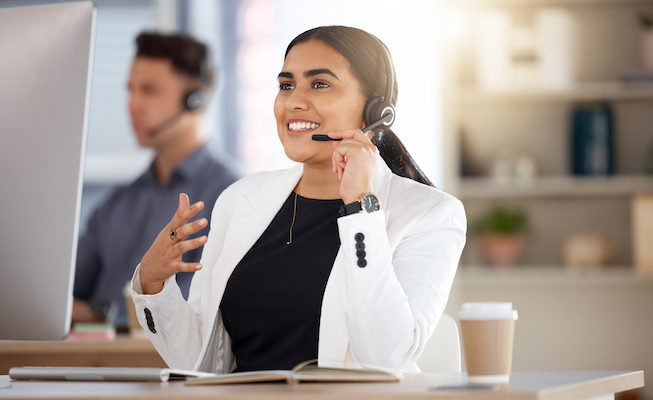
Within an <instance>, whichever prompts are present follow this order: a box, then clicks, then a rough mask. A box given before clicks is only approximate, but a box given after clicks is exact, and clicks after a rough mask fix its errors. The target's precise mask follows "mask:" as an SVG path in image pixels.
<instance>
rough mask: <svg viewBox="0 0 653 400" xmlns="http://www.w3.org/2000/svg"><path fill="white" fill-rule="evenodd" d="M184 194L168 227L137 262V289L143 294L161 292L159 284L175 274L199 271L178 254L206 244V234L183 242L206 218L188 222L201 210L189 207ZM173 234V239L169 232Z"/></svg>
mask: <svg viewBox="0 0 653 400" xmlns="http://www.w3.org/2000/svg"><path fill="white" fill-rule="evenodd" d="M189 204H190V201H189V200H188V196H187V195H186V193H181V194H179V208H178V209H177V212H176V213H175V215H174V217H172V220H171V221H170V223H169V224H168V225H166V227H165V228H163V230H162V231H161V232H160V233H159V235H158V236H157V237H156V240H154V243H152V246H150V249H149V250H148V251H147V253H145V255H144V256H143V259H142V260H141V271H140V275H141V286H142V287H143V294H156V293H159V292H160V291H161V290H163V284H164V283H165V281H166V280H167V279H168V278H170V277H171V276H173V275H175V274H176V273H177V272H195V271H197V270H199V269H201V268H202V265H201V264H199V263H186V262H183V261H182V260H181V255H182V254H184V253H186V252H187V251H190V250H193V249H196V248H198V247H201V246H203V245H204V243H206V240H207V237H206V235H203V236H200V237H197V238H194V239H192V240H185V239H186V238H187V237H188V236H190V235H192V234H193V233H195V232H197V231H199V230H200V229H202V228H204V227H205V226H206V225H207V224H208V221H207V220H206V218H201V219H198V220H197V221H193V222H188V220H189V219H191V218H193V216H195V215H196V214H197V213H198V212H200V211H201V210H202V209H203V208H204V203H203V202H201V201H198V202H197V203H195V204H193V205H192V206H191V205H189ZM173 231H174V232H176V234H175V235H174V236H173V235H172V234H171V232H173Z"/></svg>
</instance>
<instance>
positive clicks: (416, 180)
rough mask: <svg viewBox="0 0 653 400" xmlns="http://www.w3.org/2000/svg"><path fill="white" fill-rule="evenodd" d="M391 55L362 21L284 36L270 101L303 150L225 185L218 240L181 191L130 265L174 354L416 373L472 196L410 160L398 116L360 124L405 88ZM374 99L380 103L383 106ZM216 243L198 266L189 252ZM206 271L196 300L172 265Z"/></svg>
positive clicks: (226, 368) (208, 365)
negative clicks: (441, 183) (274, 167)
mask: <svg viewBox="0 0 653 400" xmlns="http://www.w3.org/2000/svg"><path fill="white" fill-rule="evenodd" d="M391 63H392V61H391V58H390V55H389V52H388V51H387V48H386V47H385V45H383V43H381V42H380V41H379V40H378V39H377V38H375V37H374V36H372V35H370V34H368V33H366V32H364V31H361V30H359V29H355V28H348V27H338V26H335V27H320V28H316V29H312V30H310V31H307V32H305V33H303V34H301V35H299V36H298V37H297V38H295V40H293V42H291V44H290V45H289V46H288V49H287V51H286V58H285V62H284V64H283V67H282V70H281V72H280V73H279V75H278V81H279V93H278V95H277V98H276V100H275V103H274V113H275V117H276V121H277V131H278V132H277V133H278V136H279V139H280V141H281V143H282V144H283V147H284V150H285V153H286V155H287V156H288V157H289V158H290V159H291V160H293V161H296V162H298V163H299V164H298V165H297V166H296V167H294V168H291V169H289V170H282V171H272V172H264V173H258V174H254V175H250V176H249V177H247V178H244V179H242V180H240V181H238V182H237V183H235V184H234V185H232V186H231V187H230V188H229V189H227V190H226V191H225V192H224V193H223V194H222V195H221V196H220V198H219V199H218V201H217V202H216V205H215V207H214V212H213V222H212V229H211V234H210V237H209V238H207V237H206V236H203V237H200V238H196V239H193V240H184V239H185V238H186V237H188V236H189V235H191V234H193V233H194V232H196V231H197V230H199V229H200V228H201V227H202V226H203V225H202V224H203V223H205V221H203V220H198V221H195V222H192V223H188V220H189V219H190V218H191V217H192V216H193V215H195V214H196V213H197V212H198V211H199V210H201V209H202V208H203V204H202V203H196V204H194V205H192V206H191V205H190V204H189V200H188V198H187V197H186V196H185V195H183V194H182V195H181V196H180V205H179V209H178V211H177V213H176V214H175V216H174V217H173V218H172V220H171V221H170V223H169V224H168V226H166V227H165V228H164V229H163V230H162V231H161V233H160V234H159V237H158V238H157V239H156V241H155V242H154V243H153V244H152V247H151V248H150V250H149V251H148V252H147V253H146V254H145V256H144V257H143V259H142V261H141V264H140V265H139V267H138V268H137V269H136V272H135V274H134V277H133V280H132V289H133V293H132V296H133V298H134V303H135V305H136V308H137V313H138V315H139V318H140V322H141V324H142V325H143V326H144V327H145V328H147V329H146V331H149V333H148V335H149V337H150V339H151V340H152V342H153V343H154V345H155V347H156V348H157V350H158V351H159V352H160V354H161V355H162V357H163V358H164V360H166V362H167V363H168V364H169V365H170V366H171V367H175V368H185V369H191V368H192V369H199V370H202V371H208V372H217V373H229V372H232V371H251V370H266V369H290V368H292V367H293V366H294V365H296V364H298V363H299V362H301V361H304V360H308V359H314V358H317V359H318V360H319V364H320V365H321V366H334V367H356V366H364V367H381V368H387V369H401V370H405V371H418V369H417V366H416V365H415V362H416V361H417V359H418V358H419V356H420V354H421V352H422V350H423V349H424V346H425V343H426V341H427V340H428V338H429V337H430V335H431V333H432V331H433V328H434V327H435V325H436V324H437V322H438V320H439V318H440V315H441V314H442V311H443V309H444V306H445V304H446V301H447V297H448V295H449V290H450V288H451V284H452V281H453V277H454V275H455V271H456V266H457V264H458V260H459V257H460V253H461V251H462V248H463V246H464V244H465V228H466V220H465V214H464V210H463V208H462V205H461V203H460V202H459V201H458V200H457V199H455V198H454V197H452V196H450V195H448V194H446V193H443V192H441V191H439V190H437V189H435V188H434V187H432V186H431V185H430V184H429V183H430V182H429V181H428V179H427V178H426V177H425V176H424V175H423V174H422V173H421V172H420V170H419V168H418V167H417V166H416V165H415V164H414V163H413V161H412V159H411V158H410V155H408V153H407V152H406V151H405V149H404V148H403V145H402V144H401V142H400V141H399V139H398V138H397V137H396V135H394V133H393V132H392V131H391V130H390V129H389V126H388V125H390V124H391V121H388V122H387V123H386V124H382V125H380V126H379V128H377V129H374V130H371V131H368V132H363V131H362V130H361V129H362V128H364V127H365V125H366V124H370V123H371V122H375V121H370V118H372V119H378V117H379V115H381V116H385V115H387V113H388V112H389V111H388V109H392V108H393V105H394V103H395V102H396V93H397V92H396V78H395V77H394V73H393V68H392V65H391ZM388 82H390V83H388ZM390 84H391V85H393V89H395V90H387V89H388V86H389V85H390ZM387 93H392V96H390V95H388V94H387ZM385 97H390V98H388V99H386V98H385ZM380 105H381V106H380ZM370 107H377V108H379V107H380V108H379V110H377V111H378V113H377V115H376V117H370V116H369V115H370V114H374V112H371V113H370V112H368V110H369V108H370ZM379 113H380V114H379ZM392 113H394V111H392ZM313 134H320V135H328V137H329V138H331V139H335V140H333V141H328V142H320V141H315V140H312V135H313ZM173 233H174V235H173ZM171 238H173V239H172V240H171ZM205 243H206V249H205V250H204V253H203V257H202V260H201V262H200V264H188V263H183V262H181V258H180V257H181V254H183V253H184V252H186V251H189V250H191V249H194V248H197V247H200V246H202V245H204V244H205ZM195 270H197V272H196V274H195V276H194V278H193V283H192V285H191V291H190V296H189V300H188V302H186V301H184V300H183V298H182V297H181V295H180V293H179V289H178V287H177V285H176V282H175V281H174V278H173V277H172V276H173V274H174V273H176V272H178V271H195Z"/></svg>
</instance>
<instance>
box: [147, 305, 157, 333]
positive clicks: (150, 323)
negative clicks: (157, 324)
mask: <svg viewBox="0 0 653 400" xmlns="http://www.w3.org/2000/svg"><path fill="white" fill-rule="evenodd" d="M145 319H146V320H147V327H148V328H149V329H150V332H152V333H156V329H154V320H153V319H152V312H151V311H150V309H149V308H147V307H146V308H145Z"/></svg>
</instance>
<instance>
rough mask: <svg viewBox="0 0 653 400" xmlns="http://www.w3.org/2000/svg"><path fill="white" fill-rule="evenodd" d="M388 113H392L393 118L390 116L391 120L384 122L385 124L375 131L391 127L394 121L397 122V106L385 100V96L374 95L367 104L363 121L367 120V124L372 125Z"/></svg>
mask: <svg viewBox="0 0 653 400" xmlns="http://www.w3.org/2000/svg"><path fill="white" fill-rule="evenodd" d="M388 114H392V118H390V120H389V121H387V122H384V123H383V125H381V126H380V127H379V128H377V129H375V131H376V130H384V129H389V128H390V127H391V126H392V123H393V122H395V108H394V107H393V106H392V103H390V102H389V101H385V99H384V98H383V97H374V98H373V99H371V100H369V101H368V102H367V104H365V111H364V112H363V121H364V122H365V125H372V124H373V123H375V122H377V121H378V120H380V119H381V118H383V117H385V116H386V115H388Z"/></svg>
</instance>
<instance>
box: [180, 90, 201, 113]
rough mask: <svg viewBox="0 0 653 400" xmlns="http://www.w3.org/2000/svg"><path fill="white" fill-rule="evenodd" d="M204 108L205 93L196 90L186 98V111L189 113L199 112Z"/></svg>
mask: <svg viewBox="0 0 653 400" xmlns="http://www.w3.org/2000/svg"><path fill="white" fill-rule="evenodd" d="M203 106H204V92H202V91H201V90H195V91H193V92H190V93H188V94H187V95H186V96H185V97H184V109H185V110H188V111H197V110H199V109H201V108H202V107H203Z"/></svg>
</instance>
